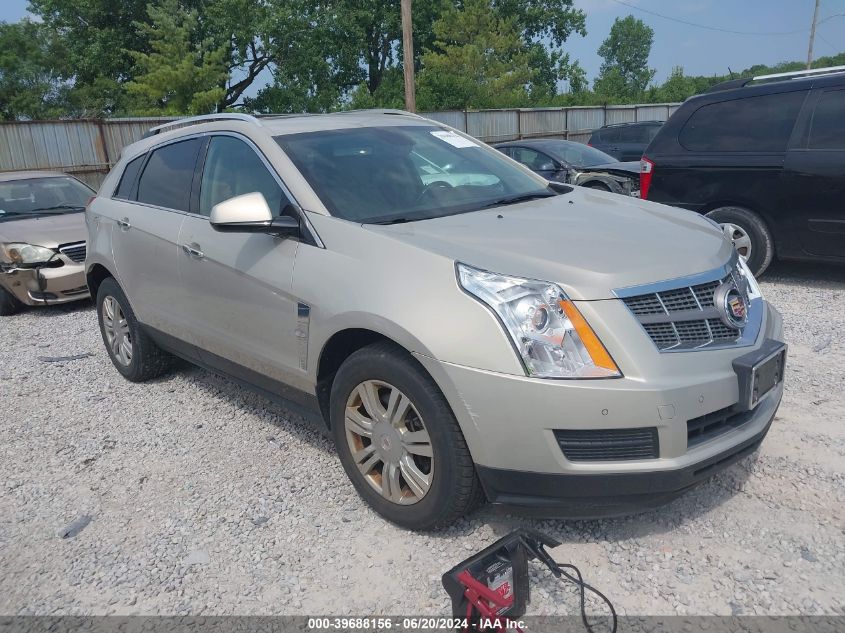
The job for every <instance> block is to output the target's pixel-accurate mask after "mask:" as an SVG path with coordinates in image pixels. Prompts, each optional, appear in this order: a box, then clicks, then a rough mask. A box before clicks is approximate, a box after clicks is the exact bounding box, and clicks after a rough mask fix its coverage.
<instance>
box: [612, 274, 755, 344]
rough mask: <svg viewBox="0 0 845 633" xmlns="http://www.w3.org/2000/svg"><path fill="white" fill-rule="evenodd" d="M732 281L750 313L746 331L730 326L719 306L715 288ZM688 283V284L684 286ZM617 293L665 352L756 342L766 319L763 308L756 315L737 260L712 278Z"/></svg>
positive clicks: (667, 283) (700, 278) (630, 289)
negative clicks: (764, 318) (760, 323)
mask: <svg viewBox="0 0 845 633" xmlns="http://www.w3.org/2000/svg"><path fill="white" fill-rule="evenodd" d="M708 277H709V278H708ZM730 280H733V282H734V284H735V285H736V287H737V288H738V289H739V290H740V292H742V293H743V294H744V295H745V299H746V305H747V306H748V310H749V321H748V325H746V326H745V328H744V329H745V330H747V332H744V331H743V330H739V329H736V328H733V327H730V326H728V325H726V324H725V323H724V322H723V321H722V319H721V314H720V310H719V309H718V308H717V307H716V305H715V301H714V294H715V292H716V289H717V288H719V286H721V285H722V284H723V283H725V282H727V281H730ZM685 281H686V282H687V283H684V282H685ZM616 293H617V296H619V297H620V298H621V299H622V301H624V302H625V305H626V306H627V307H628V309H629V310H630V311H631V312H632V313H633V314H634V316H636V317H637V319H638V320H639V322H640V325H642V327H643V329H644V330H645V331H646V334H648V336H649V338H651V340H652V342H654V344H655V346H657V349H659V350H660V351H670V350H671V351H681V350H691V349H704V348H712V347H725V346H730V345H738V344H742V343H747V342H746V341H745V339H746V338H750V339H751V340H753V338H755V337H756V333H757V331H758V329H759V321H760V319H761V314H762V309H761V308H760V307H759V306H754V309H753V310H752V305H751V302H750V301H749V297H748V289H747V286H746V283H745V279H744V278H743V277H742V275H741V273H740V272H739V270H738V268H737V264H736V261H732V262H731V263H730V264H728V265H726V266H724V267H722V268H720V269H718V270H716V271H713V272H712V273H711V274H709V275H708V274H705V275H696V276H695V277H694V278H690V279H679V280H677V281H676V282H662V283H659V284H653V285H651V286H643V287H638V288H628V289H624V290H618V291H616ZM757 303H759V301H758V302H757ZM749 326H751V327H749ZM746 333H747V335H748V336H747V337H746V336H745V334H746Z"/></svg>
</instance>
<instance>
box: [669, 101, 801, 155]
mask: <svg viewBox="0 0 845 633" xmlns="http://www.w3.org/2000/svg"><path fill="white" fill-rule="evenodd" d="M806 94H807V93H806V92H805V91H801V92H787V93H781V94H773V95H763V96H760V97H747V98H745V99H734V100H732V101H723V102H721V103H713V104H710V105H706V106H702V107H700V108H699V109H698V110H696V111H695V112H694V113H693V115H692V116H691V117H690V118H689V120H688V121H687V122H686V124H685V125H684V127H683V129H682V130H681V134H680V138H679V141H680V143H681V145H683V146H684V147H686V148H687V149H689V150H692V151H700V152H778V151H783V150H785V149H786V144H787V142H788V141H789V136H790V134H792V128H793V126H794V124H795V118H796V117H797V116H798V111H799V110H800V109H801V104H802V103H803V101H804V96H805V95H806Z"/></svg>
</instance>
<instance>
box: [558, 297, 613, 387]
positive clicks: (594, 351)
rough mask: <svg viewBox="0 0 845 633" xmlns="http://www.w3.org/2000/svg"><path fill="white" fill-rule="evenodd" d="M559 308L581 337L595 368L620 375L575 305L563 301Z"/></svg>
mask: <svg viewBox="0 0 845 633" xmlns="http://www.w3.org/2000/svg"><path fill="white" fill-rule="evenodd" d="M560 307H561V309H563V312H564V313H565V314H566V316H567V318H568V319H569V322H570V323H572V327H574V328H575V331H576V332H578V336H579V337H581V342H582V343H583V344H584V347H585V348H587V352H588V353H589V354H590V358H592V359H593V362H594V363H595V364H596V366H597V367H604V368H605V369H609V370H610V371H614V372H617V373H621V372H620V371H619V368H618V367H617V366H616V363H614V362H613V359H612V358H611V357H610V354H608V353H607V350H606V349H605V347H604V345H602V343H601V341H600V340H599V337H598V336H596V333H595V332H593V328H591V327H590V325H589V323H587V321H586V320H585V319H584V317H583V316H581V313H580V312H579V311H578V308H576V307H575V304H574V303H572V302H571V301H568V300H564V301H561V302H560Z"/></svg>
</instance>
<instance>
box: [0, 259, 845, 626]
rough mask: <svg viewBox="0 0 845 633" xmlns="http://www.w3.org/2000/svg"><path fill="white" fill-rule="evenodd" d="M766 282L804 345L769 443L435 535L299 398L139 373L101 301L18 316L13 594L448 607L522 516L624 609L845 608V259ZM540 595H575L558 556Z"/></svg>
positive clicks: (218, 606) (19, 599)
mask: <svg viewBox="0 0 845 633" xmlns="http://www.w3.org/2000/svg"><path fill="white" fill-rule="evenodd" d="M762 285H763V291H764V293H765V294H766V296H767V298H768V299H770V300H771V301H772V302H774V304H775V305H777V306H778V307H779V309H780V310H781V311H782V312H783V314H784V319H785V326H786V335H787V340H788V342H789V344H790V360H789V369H788V375H787V385H786V396H785V399H784V402H783V405H782V406H781V409H780V412H779V414H778V417H777V419H776V422H775V424H774V426H773V428H772V431H771V432H770V434H769V436H768V438H767V439H766V441H765V442H764V444H763V447H762V449H761V450H760V451H759V452H758V453H757V454H755V455H752V456H751V457H749V458H747V459H746V460H744V461H743V462H741V463H740V464H738V465H736V466H734V467H732V468H731V469H729V470H728V471H726V472H724V473H722V474H720V475H718V476H717V477H716V478H714V479H712V480H710V481H709V482H708V483H706V484H704V485H702V486H700V487H698V488H696V489H694V490H693V491H692V492H690V493H689V494H687V495H686V496H684V497H682V498H681V499H679V500H677V501H675V502H673V503H672V504H670V505H669V506H666V507H665V508H663V509H660V510H657V511H652V512H648V513H645V514H641V515H638V516H635V517H629V518H624V519H613V520H602V521H570V522H565V521H534V520H528V519H523V518H519V517H512V516H507V515H500V514H496V513H495V512H493V511H491V510H490V509H483V510H481V511H478V512H476V513H475V514H474V515H472V516H471V517H470V518H469V519H468V520H464V521H462V522H460V523H459V524H458V525H456V526H454V527H453V528H451V529H448V530H443V531H440V532H437V533H431V534H415V533H409V532H405V531H402V530H400V529H397V528H395V527H393V526H392V525H389V524H388V523H386V522H384V521H383V520H381V519H380V518H379V517H378V516H376V515H375V514H374V513H372V512H371V511H369V510H368V509H367V508H366V507H365V505H364V504H363V502H362V501H360V500H359V499H358V497H357V496H356V494H355V492H354V490H353V488H352V485H351V484H350V483H349V482H348V480H347V478H346V476H345V474H344V473H343V471H342V469H341V467H340V464H339V462H338V460H337V459H336V458H335V455H334V452H333V448H332V446H331V444H330V443H329V442H328V441H327V440H326V439H324V438H322V437H321V436H320V435H318V434H317V433H316V432H313V431H311V430H310V429H309V427H307V426H306V425H304V424H303V423H302V422H301V421H299V420H298V419H297V417H296V416H295V415H294V414H292V413H290V412H289V411H286V410H285V409H284V408H282V407H280V406H278V405H275V404H273V403H270V402H268V401H266V400H264V399H262V398H261V397H258V396H255V395H253V394H251V393H249V392H245V391H243V390H242V389H240V388H238V387H236V386H235V385H233V384H232V383H230V382H228V381H226V380H224V379H222V378H219V377H217V376H214V375H212V374H209V373H207V372H205V371H202V370H200V369H197V368H193V367H189V366H183V367H181V368H180V369H179V370H177V371H176V372H174V373H173V374H172V375H170V376H168V377H165V378H163V379H159V380H157V381H155V382H152V383H148V384H145V385H135V384H131V383H128V382H126V381H124V380H123V379H121V378H120V376H119V375H118V374H117V372H116V371H115V370H114V369H113V368H112V366H111V364H110V362H109V360H108V357H107V355H106V352H105V350H104V349H103V346H102V343H101V341H100V337H99V332H98V330H97V326H96V315H95V313H94V310H93V308H92V307H91V305H90V304H88V303H84V304H79V305H76V306H73V307H56V308H46V309H40V310H31V311H28V312H25V313H23V314H20V315H17V316H14V317H10V318H4V319H2V321H0V404H2V413H3V415H2V422H0V493H2V496H0V569H2V573H0V614H7V615H8V614H51V613H53V614H59V613H61V614H104V613H120V614H130V613H145V614H192V615H194V614H314V613H327V614H328V613H335V614H347V613H349V612H355V613H360V614H371V613H393V614H399V613H416V614H420V613H426V614H447V613H448V606H449V602H448V600H447V597H446V594H445V593H444V592H443V590H442V588H441V585H440V575H441V574H442V573H443V572H444V571H445V570H446V569H448V568H449V567H451V566H452V565H453V564H455V563H456V562H458V561H459V560H461V559H463V558H465V557H467V556H468V555H469V554H470V553H472V552H473V551H475V550H477V549H480V548H481V547H483V546H485V545H487V544H489V543H490V542H492V541H493V540H494V539H495V538H497V537H498V536H500V535H502V534H504V533H506V532H508V531H509V530H510V529H511V528H513V527H516V526H519V525H530V526H533V527H536V528H538V529H540V530H543V531H545V532H547V533H549V534H550V535H552V536H554V537H556V538H558V539H559V540H561V541H562V542H563V543H564V545H562V546H561V547H560V548H558V549H557V550H555V551H554V554H555V556H556V558H557V559H558V560H559V561H563V562H572V563H574V564H576V565H578V566H579V567H580V568H581V570H582V571H583V572H584V574H585V576H586V579H587V580H588V582H591V583H593V584H594V585H595V586H597V587H598V588H600V589H601V590H602V591H604V592H605V593H606V594H607V595H608V596H609V597H610V598H611V600H612V601H613V602H614V603H615V605H616V606H617V609H618V611H619V612H620V613H622V614H660V615H669V614H676V613H679V614H755V613H756V614H793V613H802V614H834V613H840V614H842V613H845V599H843V596H845V521H843V515H845V503H843V502H845V426H844V425H843V422H845V414H843V411H845V396H843V391H845V268H828V267H820V266H805V265H797V264H790V265H779V266H778V267H777V268H776V269H775V270H773V271H772V273H771V274H769V275H768V276H767V277H766V278H765V282H764V283H763V284H762ZM86 353H90V354H91V356H84V357H82V358H78V359H76V360H69V361H64V362H45V361H43V360H40V359H39V357H49V356H52V357H55V356H71V355H79V354H86ZM84 517H88V518H89V519H90V523H88V524H87V525H82V524H83V523H84V522H85V520H84ZM80 518H82V519H83V520H82V521H81V522H79V523H77V524H76V525H71V524H72V523H73V522H74V521H76V520H78V519H80ZM69 529H70V531H71V535H69V536H67V537H66V538H63V537H62V536H63V534H64V533H65V532H67V531H68V530H69ZM74 531H77V533H76V534H75V535H74V534H73V532H74ZM532 598H533V600H532V604H531V606H530V607H529V613H532V614H553V613H577V609H578V601H577V596H576V594H575V592H574V591H573V590H572V589H571V588H566V587H564V586H563V585H561V584H560V583H557V582H556V581H553V579H552V578H551V577H550V576H549V575H548V574H542V573H537V574H536V576H535V582H534V583H533V596H532Z"/></svg>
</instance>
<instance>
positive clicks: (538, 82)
mask: <svg viewBox="0 0 845 633" xmlns="http://www.w3.org/2000/svg"><path fill="white" fill-rule="evenodd" d="M491 10H492V11H494V12H495V14H496V15H497V16H498V17H499V18H502V19H505V20H510V19H512V20H514V21H515V23H516V28H517V29H518V31H519V33H520V37H521V38H522V40H523V42H524V43H525V49H526V52H527V53H528V54H529V56H530V59H531V67H532V68H534V69H535V71H536V73H535V75H534V77H533V79H532V81H531V84H530V85H529V87H528V90H529V92H530V93H531V98H532V100H533V101H534V102H544V101H545V102H548V100H549V99H550V98H552V97H553V96H554V95H555V94H557V89H558V82H559V81H561V80H565V81H568V82H569V83H570V85H572V84H573V82H574V83H575V84H576V85H578V86H579V87H581V84H580V81H581V77H582V75H583V70H581V71H580V72H579V68H580V67H579V66H577V62H576V63H575V64H573V62H572V61H571V60H570V58H569V55H568V54H567V53H566V52H565V51H564V48H563V45H564V43H565V42H566V40H567V39H568V38H569V36H570V35H572V33H578V34H579V35H582V36H584V35H586V34H587V31H586V16H585V15H584V12H583V11H581V10H580V9H576V8H575V7H573V0H492V2H491ZM583 78H584V80H585V81H586V76H585V75H583Z"/></svg>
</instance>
